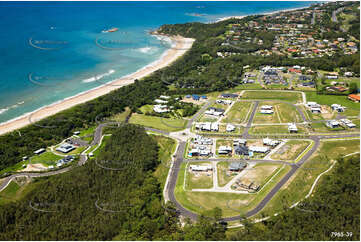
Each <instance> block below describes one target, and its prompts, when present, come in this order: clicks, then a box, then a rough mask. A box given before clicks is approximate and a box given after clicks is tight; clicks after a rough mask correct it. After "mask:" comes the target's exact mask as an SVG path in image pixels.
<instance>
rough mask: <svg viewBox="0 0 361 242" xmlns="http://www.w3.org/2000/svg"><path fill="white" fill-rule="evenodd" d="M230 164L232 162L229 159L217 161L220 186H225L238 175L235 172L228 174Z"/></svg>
mask: <svg viewBox="0 0 361 242" xmlns="http://www.w3.org/2000/svg"><path fill="white" fill-rule="evenodd" d="M229 164H230V163H229V162H227V161H221V162H218V163H217V176H218V186H220V187H223V186H225V185H226V184H227V183H228V182H230V181H231V180H232V179H233V178H234V177H235V176H236V175H237V173H235V172H233V173H230V174H227V171H228V168H229Z"/></svg>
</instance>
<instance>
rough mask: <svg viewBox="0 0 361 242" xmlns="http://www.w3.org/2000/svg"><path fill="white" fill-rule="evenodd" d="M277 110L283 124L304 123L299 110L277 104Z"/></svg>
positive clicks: (287, 105)
mask: <svg viewBox="0 0 361 242" xmlns="http://www.w3.org/2000/svg"><path fill="white" fill-rule="evenodd" d="M275 108H276V109H277V112H278V115H279V117H280V120H281V123H298V122H301V121H302V118H301V116H300V114H299V112H298V111H297V109H296V108H295V107H294V106H292V105H290V104H287V103H276V104H275Z"/></svg>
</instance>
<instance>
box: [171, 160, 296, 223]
mask: <svg viewBox="0 0 361 242" xmlns="http://www.w3.org/2000/svg"><path fill="white" fill-rule="evenodd" d="M182 166H183V168H184V166H185V164H182ZM289 169H290V168H289V167H288V166H287V167H285V168H284V169H282V171H281V172H280V173H279V174H278V175H277V176H276V177H275V178H274V179H273V180H272V182H270V183H268V184H267V186H266V187H264V189H262V191H260V192H259V193H256V194H235V193H220V192H192V191H184V190H183V179H184V172H180V173H179V177H178V180H177V185H176V189H175V197H176V199H177V201H178V202H179V203H181V204H182V205H183V206H184V207H185V208H187V209H189V210H191V211H193V212H195V213H198V214H201V213H203V214H204V213H206V212H207V211H209V210H210V209H213V208H215V207H219V208H221V209H222V212H223V217H230V216H236V215H240V214H245V213H246V212H248V211H249V210H251V209H253V208H255V207H256V206H257V205H258V204H259V203H260V201H261V200H262V199H263V198H264V197H265V196H266V195H267V194H268V193H269V192H270V190H271V189H272V188H273V187H274V185H275V184H277V182H278V181H279V180H280V179H281V178H282V177H283V176H284V175H285V174H286V173H287V172H288V171H289Z"/></svg>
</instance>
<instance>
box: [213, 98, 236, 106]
mask: <svg viewBox="0 0 361 242" xmlns="http://www.w3.org/2000/svg"><path fill="white" fill-rule="evenodd" d="M216 103H219V104H224V105H231V104H232V103H233V101H232V100H223V99H217V100H216Z"/></svg>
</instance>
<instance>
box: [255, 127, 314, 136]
mask: <svg viewBox="0 0 361 242" xmlns="http://www.w3.org/2000/svg"><path fill="white" fill-rule="evenodd" d="M297 128H298V133H297V134H306V133H307V129H306V128H305V127H304V126H302V125H297ZM249 133H250V134H289V133H290V132H289V131H288V126H286V125H260V126H253V127H252V128H250V130H249Z"/></svg>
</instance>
